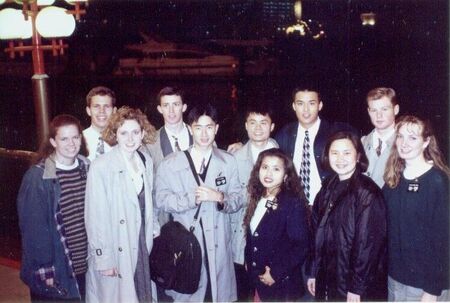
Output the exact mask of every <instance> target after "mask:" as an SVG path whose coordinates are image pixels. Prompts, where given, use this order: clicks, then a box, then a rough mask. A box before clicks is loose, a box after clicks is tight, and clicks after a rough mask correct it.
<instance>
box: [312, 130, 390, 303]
mask: <svg viewBox="0 0 450 303" xmlns="http://www.w3.org/2000/svg"><path fill="white" fill-rule="evenodd" d="M322 164H323V165H325V166H327V167H329V168H331V169H332V170H333V171H334V174H333V175H331V176H330V177H328V178H327V179H326V180H325V181H324V184H323V186H322V189H321V190H320V192H319V193H318V195H317V197H316V199H315V201H314V206H313V214H312V219H311V224H312V229H313V235H314V236H315V238H314V249H313V252H312V258H311V264H310V277H311V278H309V279H308V290H309V291H310V292H311V294H312V295H313V296H315V298H316V300H317V301H349V302H359V301H362V300H370V301H373V300H385V299H386V283H387V282H386V269H385V260H386V258H385V252H386V206H385V202H384V200H383V195H382V192H381V190H380V188H379V187H378V186H377V185H376V184H375V182H373V181H372V180H371V179H370V178H369V177H367V176H365V175H364V174H363V172H364V171H365V170H366V169H367V166H368V160H367V157H366V155H365V153H364V149H363V146H362V144H361V141H360V139H359V138H358V137H357V136H356V135H354V134H352V133H350V132H338V133H336V134H335V135H333V136H332V137H331V138H330V139H329V140H328V142H327V145H326V148H325V151H324V154H323V155H322Z"/></svg>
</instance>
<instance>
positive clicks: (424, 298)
mask: <svg viewBox="0 0 450 303" xmlns="http://www.w3.org/2000/svg"><path fill="white" fill-rule="evenodd" d="M420 301H422V302H436V301H437V296H434V295H431V294H429V293H427V292H423V295H422V298H421V299H420Z"/></svg>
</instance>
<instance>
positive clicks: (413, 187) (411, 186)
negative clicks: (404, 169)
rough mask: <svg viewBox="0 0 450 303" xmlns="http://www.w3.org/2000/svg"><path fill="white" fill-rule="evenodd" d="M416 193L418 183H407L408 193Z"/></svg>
mask: <svg viewBox="0 0 450 303" xmlns="http://www.w3.org/2000/svg"><path fill="white" fill-rule="evenodd" d="M418 191H419V183H418V182H411V183H408V192H410V193H416V192H418Z"/></svg>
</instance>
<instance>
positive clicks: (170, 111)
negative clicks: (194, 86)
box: [146, 86, 192, 169]
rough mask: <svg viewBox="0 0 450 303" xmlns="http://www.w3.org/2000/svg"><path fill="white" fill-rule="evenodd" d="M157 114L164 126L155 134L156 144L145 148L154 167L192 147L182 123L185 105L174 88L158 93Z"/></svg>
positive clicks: (190, 137) (168, 87) (188, 134)
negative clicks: (172, 155)
mask: <svg viewBox="0 0 450 303" xmlns="http://www.w3.org/2000/svg"><path fill="white" fill-rule="evenodd" d="M157 98H158V106H157V110H158V112H159V113H160V114H161V115H162V116H163V118H164V126H163V127H161V128H160V129H158V131H157V133H156V142H155V143H153V144H148V145H147V146H146V147H147V149H148V151H149V153H150V155H151V156H152V160H153V163H154V166H155V169H156V167H158V165H159V163H161V161H162V160H163V159H164V158H165V157H166V156H167V155H169V154H171V153H173V152H174V151H179V150H186V149H188V147H189V146H191V145H192V136H191V134H190V132H189V130H188V127H187V126H186V124H185V123H184V121H183V113H184V112H185V111H186V109H187V105H186V104H185V103H184V102H183V92H182V91H181V90H180V89H178V88H175V87H170V86H167V87H164V88H163V89H161V91H160V92H159V93H158V96H157Z"/></svg>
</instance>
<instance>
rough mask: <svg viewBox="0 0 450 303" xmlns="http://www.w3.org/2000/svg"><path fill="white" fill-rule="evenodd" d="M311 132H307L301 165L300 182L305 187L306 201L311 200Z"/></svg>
mask: <svg viewBox="0 0 450 303" xmlns="http://www.w3.org/2000/svg"><path fill="white" fill-rule="evenodd" d="M309 158H310V154H309V132H308V131H307V130H306V131H305V139H304V140H303V156H302V163H301V165H300V180H301V182H302V185H303V191H304V192H305V196H306V199H308V200H309V173H310V172H311V169H310V167H311V162H310V160H309Z"/></svg>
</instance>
